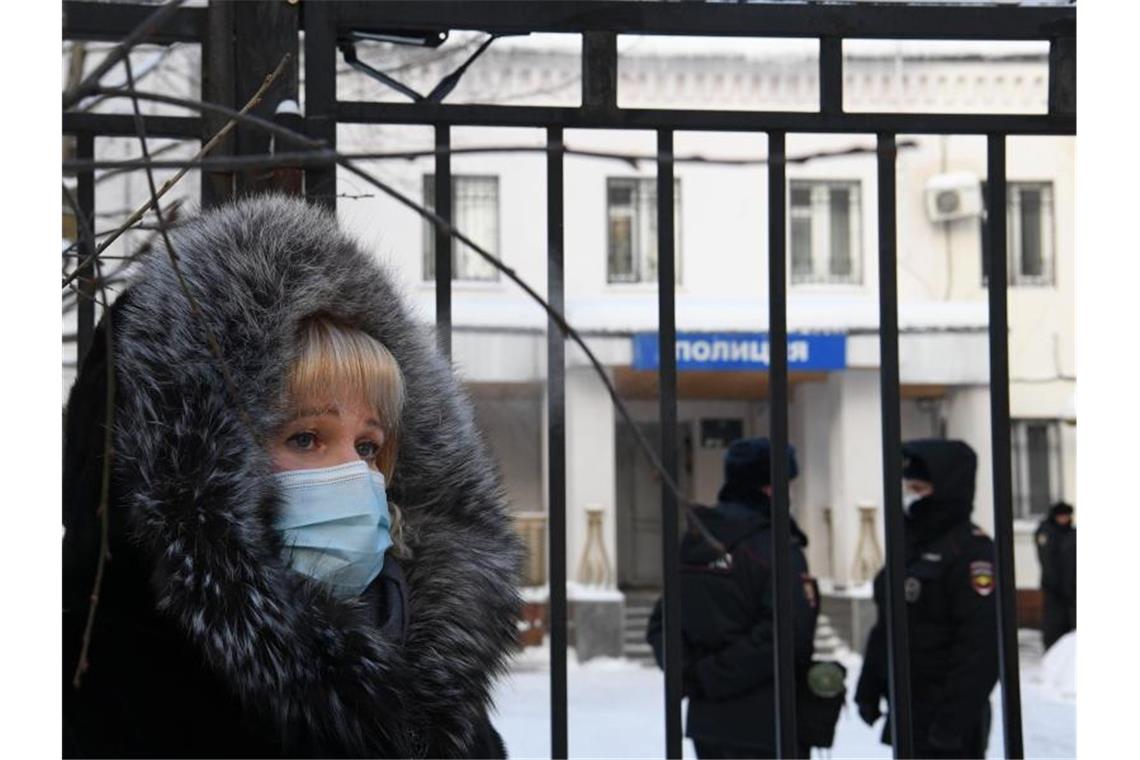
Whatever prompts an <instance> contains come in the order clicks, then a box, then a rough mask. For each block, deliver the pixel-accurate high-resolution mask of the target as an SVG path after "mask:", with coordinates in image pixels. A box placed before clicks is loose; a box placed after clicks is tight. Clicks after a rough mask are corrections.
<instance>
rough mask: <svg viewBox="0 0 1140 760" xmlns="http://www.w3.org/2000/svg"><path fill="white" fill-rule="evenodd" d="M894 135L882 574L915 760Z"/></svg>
mask: <svg viewBox="0 0 1140 760" xmlns="http://www.w3.org/2000/svg"><path fill="white" fill-rule="evenodd" d="M897 159H898V147H897V144H896V142H895V135H894V134H893V133H880V134H879V136H878V192H879V355H880V357H881V358H880V362H879V366H880V391H879V392H880V398H881V405H882V440H883V526H884V529H885V539H886V547H885V548H886V555H887V556H886V571H887V588H886V591H887V593H886V602H887V620H886V622H887V661H888V664H889V668H888V672H889V674H890V679H889V683H888V688H889V690H890V703H891V706H890V716H891V745H892V746H893V747H894V753H895V757H899V758H911V757H914V756H915V755H914V733H913V723H912V721H911V714H912V704H911V689H910V632H909V631H908V630H907V611H906V601H905V597H904V595H903V579H904V578H905V576H906V555H905V552H906V542H905V535H904V529H903V513H902V419H901V410H900V408H899V395H900V392H899V309H898V306H899V299H898V266H897V254H898V251H897V245H898V243H897V230H896V227H895V221H896V205H895V204H896V198H895V192H896V188H895V163H896V161H897Z"/></svg>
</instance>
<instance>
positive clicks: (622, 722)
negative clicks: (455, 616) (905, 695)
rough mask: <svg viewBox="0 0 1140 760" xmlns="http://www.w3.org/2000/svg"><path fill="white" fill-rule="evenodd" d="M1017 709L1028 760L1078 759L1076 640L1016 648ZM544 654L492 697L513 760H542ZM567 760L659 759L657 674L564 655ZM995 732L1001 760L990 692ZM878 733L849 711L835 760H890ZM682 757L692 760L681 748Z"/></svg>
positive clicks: (996, 701) (546, 687) (852, 660)
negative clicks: (1042, 649) (1042, 648)
mask: <svg viewBox="0 0 1140 760" xmlns="http://www.w3.org/2000/svg"><path fill="white" fill-rule="evenodd" d="M1021 654H1022V669H1021V699H1022V716H1023V724H1024V735H1025V752H1026V757H1027V758H1072V757H1076V688H1075V667H1074V664H1075V658H1076V635H1075V634H1070V636H1068V637H1066V638H1065V639H1062V640H1061V641H1060V642H1058V643H1057V644H1056V645H1055V646H1054V647H1053V649H1051V650H1050V651H1049V654H1048V655H1047V656H1046V657H1045V658H1044V661H1043V660H1042V658H1041V657H1040V655H1039V654H1038V653H1037V652H1036V651H1035V650H1034V648H1033V646H1032V645H1030V646H1026V647H1023V648H1022V653H1021ZM548 657H549V653H548V652H546V651H544V650H542V649H532V650H528V651H527V653H526V654H525V655H524V656H523V657H522V658H520V660H519V661H518V662H517V664H516V667H515V669H514V671H513V672H512V673H511V675H510V676H509V677H507V678H505V679H503V680H502V681H501V682H500V683H499V684H498V687H497V689H496V694H495V703H496V707H497V713H496V715H495V716H494V718H493V722H494V724H495V727H496V728H497V729H498V730H499V733H501V734H502V736H503V739H504V740H505V741H506V744H507V751H508V753H509V754H510V756H511V757H512V758H548V757H550V671H549V659H548ZM843 660H844V662H845V664H846V665H847V669H848V678H849V683H848V693H849V694H850V693H852V692H853V691H854V686H855V680H856V679H857V678H858V676H859V668H860V665H861V662H862V661H861V658H860V657H859V656H858V655H855V654H846V655H844V656H843ZM568 681H569V722H570V747H569V749H570V756H571V757H574V758H637V757H645V758H661V757H663V756H664V754H665V751H664V750H665V720H664V716H663V705H664V683H663V675H662V673H661V671H659V670H657V669H656V668H651V667H644V666H642V665H639V664H637V663H634V662H631V661H628V660H607V659H597V660H592V661H590V662H588V663H586V664H583V665H579V664H578V663H577V660H576V657H575V654H574V652H573V650H571V652H570V653H569V666H568ZM993 705H994V724H993V725H994V728H993V731H992V733H991V734H990V744H989V750H988V753H987V755H988V757H1001V756H1002V753H1003V744H1004V743H1003V740H1002V729H1001V725H1002V724H1001V704H1000V686H999V687H998V688H997V689H995V690H994V695H993ZM881 730H882V725H881V723H880V724H879V725H876V726H875V728H874V729H869V728H867V727H866V726H865V725H863V723H862V721H860V720H859V718H858V716H857V715H856V714H855V711H854V709H853V707H850V706H849V708H848V709H847V710H845V711H844V714H843V715H842V716H841V717H840V722H839V726H838V728H837V730H836V743H835V746H834V747H833V749H832V754H831V756H832V757H834V758H889V757H891V752H890V748H889V747H887V746H885V745H882V744H880V743H879V734H880V732H881ZM684 751H685V757H696V755H695V754H694V753H693V746H692V743H691V742H690V741H689V740H687V739H686V740H685V747H684Z"/></svg>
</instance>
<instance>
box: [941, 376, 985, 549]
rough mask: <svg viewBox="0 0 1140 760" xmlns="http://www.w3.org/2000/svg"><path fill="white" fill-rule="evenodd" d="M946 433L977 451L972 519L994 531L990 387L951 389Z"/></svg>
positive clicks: (978, 386)
mask: <svg viewBox="0 0 1140 760" xmlns="http://www.w3.org/2000/svg"><path fill="white" fill-rule="evenodd" d="M947 406H948V409H947V414H946V436H947V437H948V438H956V439H958V440H961V441H965V442H966V443H968V444H969V445H970V448H972V449H973V450H974V451H975V452H976V453H977V455H978V474H977V480H976V481H975V484H974V516H973V520H974V522H975V523H976V524H977V525H978V527H980V528H981V529H982V530H984V531H986V532H987V533H989V534H990V535H991V536H992V535H993V531H994V468H993V446H992V445H991V440H992V439H991V434H990V389H989V387H987V386H984V385H969V386H963V387H960V388H957V389H956V390H954V391H953V392H952V393H950V397H949V403H948V405H947Z"/></svg>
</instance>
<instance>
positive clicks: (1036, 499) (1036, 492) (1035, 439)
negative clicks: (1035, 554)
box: [1009, 420, 1062, 518]
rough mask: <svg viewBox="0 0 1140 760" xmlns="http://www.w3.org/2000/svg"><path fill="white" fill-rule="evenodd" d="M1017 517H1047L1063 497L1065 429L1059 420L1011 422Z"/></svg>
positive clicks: (1014, 510)
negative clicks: (1062, 469)
mask: <svg viewBox="0 0 1140 760" xmlns="http://www.w3.org/2000/svg"><path fill="white" fill-rule="evenodd" d="M1009 432H1010V439H1011V440H1010V451H1011V455H1012V457H1011V458H1012V461H1013V513H1014V516H1015V517H1020V518H1035V517H1041V516H1044V515H1045V514H1046V513H1047V512H1048V511H1049V507H1050V506H1051V505H1053V504H1054V503H1056V502H1058V501H1060V500H1061V498H1062V494H1061V486H1062V483H1061V425H1060V423H1059V422H1058V421H1057V420H1011V421H1010V431H1009Z"/></svg>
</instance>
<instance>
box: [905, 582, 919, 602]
mask: <svg viewBox="0 0 1140 760" xmlns="http://www.w3.org/2000/svg"><path fill="white" fill-rule="evenodd" d="M920 596H922V581H920V580H919V579H918V578H913V577H911V578H907V579H906V580H905V581H903V597H904V598H905V599H906V600H907V601H908V602H910V603H911V604H914V603H915V602H917V601H918V598H919V597H920Z"/></svg>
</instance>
